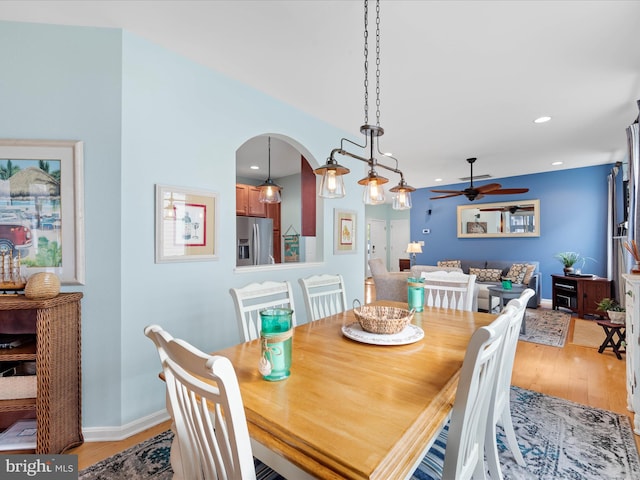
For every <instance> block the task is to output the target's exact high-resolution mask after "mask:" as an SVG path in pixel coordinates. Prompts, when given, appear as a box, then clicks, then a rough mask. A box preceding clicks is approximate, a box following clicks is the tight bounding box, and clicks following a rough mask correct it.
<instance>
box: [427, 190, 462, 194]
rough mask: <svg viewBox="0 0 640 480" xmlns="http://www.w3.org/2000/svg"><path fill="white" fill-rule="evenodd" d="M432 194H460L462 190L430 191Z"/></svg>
mask: <svg viewBox="0 0 640 480" xmlns="http://www.w3.org/2000/svg"><path fill="white" fill-rule="evenodd" d="M431 191H432V192H433V193H459V194H462V193H463V191H462V190H431Z"/></svg>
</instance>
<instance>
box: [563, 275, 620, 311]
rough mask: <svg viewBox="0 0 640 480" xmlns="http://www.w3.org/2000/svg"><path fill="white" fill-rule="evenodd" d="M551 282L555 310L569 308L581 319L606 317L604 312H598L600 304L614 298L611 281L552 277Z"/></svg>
mask: <svg viewBox="0 0 640 480" xmlns="http://www.w3.org/2000/svg"><path fill="white" fill-rule="evenodd" d="M551 282H552V283H551V284H552V295H551V298H552V305H553V309H554V310H557V309H558V307H563V308H568V309H569V310H571V311H573V312H577V314H578V317H581V318H582V317H584V316H585V315H595V316H602V315H604V312H600V311H598V310H596V309H597V308H598V302H600V300H602V299H603V298H605V297H609V298H611V297H612V292H613V290H612V284H611V280H608V279H606V278H600V277H568V276H566V275H551Z"/></svg>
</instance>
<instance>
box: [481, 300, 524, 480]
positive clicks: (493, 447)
mask: <svg viewBox="0 0 640 480" xmlns="http://www.w3.org/2000/svg"><path fill="white" fill-rule="evenodd" d="M535 293H536V292H535V291H534V290H533V289H531V288H527V289H525V290H524V291H523V292H522V293H521V294H520V297H519V298H514V299H513V300H511V301H509V303H508V304H507V306H508V307H512V308H514V309H515V310H516V314H515V315H514V316H513V317H512V318H511V321H510V322H509V325H508V327H507V331H506V333H505V338H504V344H503V347H502V353H501V355H500V367H499V368H498V375H497V379H496V386H495V389H494V391H493V394H492V398H491V403H490V406H489V415H488V417H487V418H488V423H487V430H486V439H485V449H486V456H487V464H488V466H489V473H490V474H491V478H494V479H502V478H503V476H502V471H501V469H500V460H499V459H498V444H497V436H496V434H497V432H496V426H497V425H498V423H500V424H501V425H502V426H503V429H504V433H505V436H506V438H507V442H506V443H507V446H508V447H509V449H510V450H511V453H512V454H513V456H514V458H515V460H516V462H517V463H518V464H519V465H521V466H523V467H524V466H525V462H524V458H522V452H520V447H519V446H518V440H517V439H516V434H515V431H514V429H513V422H512V420H511V401H510V393H511V374H512V372H513V362H514V360H515V356H516V349H517V347H518V338H519V337H520V328H521V326H522V320H523V318H524V315H525V312H526V310H527V303H528V302H529V299H530V298H531V297H533V296H534V295H535Z"/></svg>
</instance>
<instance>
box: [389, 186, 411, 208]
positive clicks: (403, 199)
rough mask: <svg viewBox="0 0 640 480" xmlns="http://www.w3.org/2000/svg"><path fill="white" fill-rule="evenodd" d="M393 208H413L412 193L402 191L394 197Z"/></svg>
mask: <svg viewBox="0 0 640 480" xmlns="http://www.w3.org/2000/svg"><path fill="white" fill-rule="evenodd" d="M392 208H393V209H394V210H409V209H410V208H411V192H407V191H406V190H402V191H400V192H396V193H395V194H394V195H393V204H392Z"/></svg>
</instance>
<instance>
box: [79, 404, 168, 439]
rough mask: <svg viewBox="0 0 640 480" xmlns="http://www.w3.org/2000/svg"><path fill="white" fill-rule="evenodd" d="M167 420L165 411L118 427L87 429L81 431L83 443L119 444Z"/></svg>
mask: <svg viewBox="0 0 640 480" xmlns="http://www.w3.org/2000/svg"><path fill="white" fill-rule="evenodd" d="M167 420H169V413H168V412H167V411H166V410H160V411H158V412H155V413H152V414H151V415H147V416H146V417H142V418H139V419H137V420H134V421H133V422H130V423H127V424H126V425H122V426H120V427H88V428H83V429H82V434H83V435H84V441H85V442H119V441H120V440H124V439H125V438H128V437H130V436H131V435H135V434H136V433H140V432H143V431H144V430H147V429H149V428H151V427H155V426H156V425H158V424H159V423H162V422H165V421H167Z"/></svg>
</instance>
